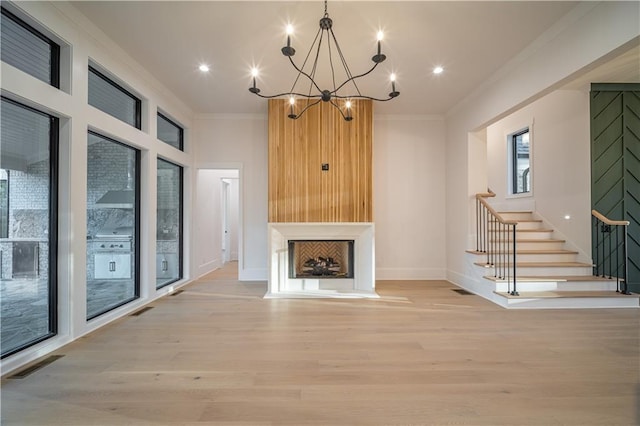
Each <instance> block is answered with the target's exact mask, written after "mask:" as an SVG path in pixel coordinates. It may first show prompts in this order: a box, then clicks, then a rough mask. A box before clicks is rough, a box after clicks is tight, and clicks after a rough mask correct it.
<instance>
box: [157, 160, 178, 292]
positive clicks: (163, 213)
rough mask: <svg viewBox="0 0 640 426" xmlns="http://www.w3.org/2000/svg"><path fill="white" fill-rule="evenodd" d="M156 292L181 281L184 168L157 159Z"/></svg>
mask: <svg viewBox="0 0 640 426" xmlns="http://www.w3.org/2000/svg"><path fill="white" fill-rule="evenodd" d="M157 217H158V220H157V232H156V237H157V245H156V288H160V287H163V286H165V285H167V284H170V283H172V282H175V281H178V280H179V279H181V278H182V167H180V166H177V165H175V164H172V163H169V162H167V161H164V160H161V159H158V213H157Z"/></svg>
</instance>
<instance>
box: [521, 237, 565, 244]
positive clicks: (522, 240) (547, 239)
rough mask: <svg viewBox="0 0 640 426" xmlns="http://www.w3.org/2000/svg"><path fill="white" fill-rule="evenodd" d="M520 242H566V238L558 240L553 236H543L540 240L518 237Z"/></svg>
mask: <svg viewBox="0 0 640 426" xmlns="http://www.w3.org/2000/svg"><path fill="white" fill-rule="evenodd" d="M517 241H518V242H519V243H566V242H567V241H566V240H556V239H553V238H541V239H538V240H531V239H529V240H525V239H518V240H517Z"/></svg>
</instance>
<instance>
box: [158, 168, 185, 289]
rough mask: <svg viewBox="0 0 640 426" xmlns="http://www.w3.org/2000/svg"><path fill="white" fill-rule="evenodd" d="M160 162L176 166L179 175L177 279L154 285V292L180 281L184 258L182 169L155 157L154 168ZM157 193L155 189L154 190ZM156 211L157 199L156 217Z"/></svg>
mask: <svg viewBox="0 0 640 426" xmlns="http://www.w3.org/2000/svg"><path fill="white" fill-rule="evenodd" d="M158 160H161V161H164V162H165V163H168V164H171V165H172V166H176V167H178V170H180V175H179V177H178V179H179V187H180V194H179V198H178V203H180V221H179V223H178V277H177V278H176V279H174V280H171V281H167V282H164V283H162V285H161V286H159V287H158V286H157V285H156V291H157V290H160V289H162V288H164V287H166V286H168V285H169V284H174V283H176V282H178V281H180V280H182V279H183V278H184V270H183V256H184V244H183V242H184V235H183V230H184V167H183V166H181V165H180V164H176V163H174V162H172V161H169V160H167V159H165V158H161V157H157V158H156V167H157V161H158ZM156 191H157V188H156ZM157 210H158V206H157V198H156V215H157ZM157 226H158V225H157V223H156V227H157ZM156 231H157V229H156ZM156 255H157V250H156Z"/></svg>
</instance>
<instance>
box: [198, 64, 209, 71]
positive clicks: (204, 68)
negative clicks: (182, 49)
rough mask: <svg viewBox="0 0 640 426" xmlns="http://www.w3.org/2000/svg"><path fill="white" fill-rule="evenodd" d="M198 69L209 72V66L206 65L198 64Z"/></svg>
mask: <svg viewBox="0 0 640 426" xmlns="http://www.w3.org/2000/svg"><path fill="white" fill-rule="evenodd" d="M198 69H199V70H200V71H202V72H209V65H207V64H200V66H199V67H198Z"/></svg>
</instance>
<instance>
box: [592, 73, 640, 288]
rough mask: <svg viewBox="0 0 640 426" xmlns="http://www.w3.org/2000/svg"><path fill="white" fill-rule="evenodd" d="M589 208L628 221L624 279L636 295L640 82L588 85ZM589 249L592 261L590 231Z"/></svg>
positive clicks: (594, 242)
mask: <svg viewBox="0 0 640 426" xmlns="http://www.w3.org/2000/svg"><path fill="white" fill-rule="evenodd" d="M591 205H592V208H593V209H595V210H598V211H599V212H600V213H602V214H604V215H605V216H607V217H609V218H610V219H613V220H628V221H629V222H630V225H629V227H628V237H627V253H628V258H627V264H628V268H629V269H628V277H627V279H628V282H629V289H630V290H631V291H634V292H640V84H593V85H592V86H591ZM598 240H599V241H600V244H598ZM620 244H622V242H621V241H620ZM592 249H593V252H594V254H593V257H594V259H595V258H596V257H597V256H596V250H598V253H600V257H602V254H601V253H602V238H601V237H599V238H596V235H595V231H594V235H593V240H592ZM606 249H608V246H607V247H606ZM606 251H607V250H605V252H606ZM619 262H620V263H622V262H623V259H622V257H620V260H619ZM614 263H615V261H614ZM614 272H615V269H614Z"/></svg>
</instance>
